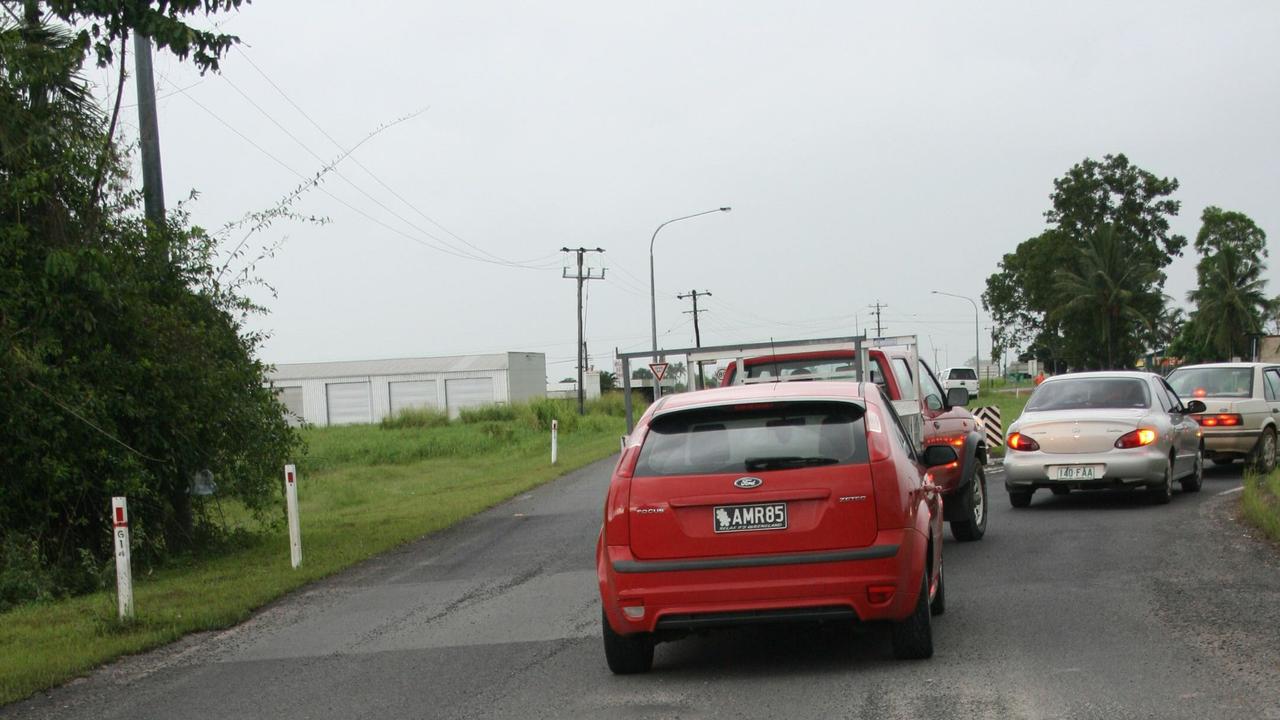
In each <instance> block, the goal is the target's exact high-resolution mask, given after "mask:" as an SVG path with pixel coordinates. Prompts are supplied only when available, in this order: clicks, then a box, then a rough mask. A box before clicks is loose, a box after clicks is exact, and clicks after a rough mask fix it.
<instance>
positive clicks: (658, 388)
mask: <svg viewBox="0 0 1280 720" xmlns="http://www.w3.org/2000/svg"><path fill="white" fill-rule="evenodd" d="M732 209H733V208H729V207H721V208H716V209H715V210H704V211H702V212H700V213H694V214H692V215H685V216H683V217H678V218H672V219H670V220H668V221H666V222H664V223H662V224H661V225H659V226H658V227H657V229H655V230H654V231H653V237H651V238H649V325H650V330H649V332H650V336H651V339H652V340H653V359H654V361H655V362H656V361H657V360H658V291H657V285H656V284H655V283H654V280H653V242H654V241H655V240H657V239H658V231H659V230H661V229H662V228H664V227H666V226H668V225H670V224H671V223H673V222H680V221H681V220H688V219H690V218H696V217H701V216H703V215H710V214H711V213H717V212H729V211H730V210H732ZM660 397H662V383H660V382H659V381H658V378H657V377H655V378H654V379H653V399H654V400H657V399H658V398H660Z"/></svg>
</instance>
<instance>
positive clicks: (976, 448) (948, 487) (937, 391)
mask: <svg viewBox="0 0 1280 720" xmlns="http://www.w3.org/2000/svg"><path fill="white" fill-rule="evenodd" d="M912 355H913V354H912V353H909V352H908V351H907V349H906V348H905V347H895V346H889V347H883V348H872V349H870V350H868V351H867V359H868V361H869V363H870V366H869V368H868V370H869V372H868V377H869V378H870V380H871V381H872V382H874V383H875V384H876V385H878V386H879V387H880V392H881V393H882V394H883V395H884V396H885V397H886V398H888V399H890V400H893V401H905V402H909V403H911V404H912V405H915V404H918V405H919V413H920V417H921V420H922V424H923V428H922V433H921V440H922V441H923V443H924V446H925V447H931V446H933V445H950V446H952V447H954V448H955V450H956V453H957V454H958V455H959V456H960V462H959V463H958V464H957V465H955V466H949V467H942V468H937V469H935V470H934V471H933V481H934V483H936V484H937V486H938V488H939V490H940V491H941V493H942V500H943V519H945V520H946V521H948V522H949V523H950V524H951V534H952V535H953V536H955V538H956V539H957V540H960V541H962V542H966V541H971V540H981V539H982V536H983V535H985V534H986V532H987V475H986V470H985V469H984V468H985V466H986V464H987V460H988V452H987V450H988V448H987V441H986V437H985V435H984V434H983V432H982V428H981V427H980V426H979V425H978V422H977V421H976V420H974V418H973V414H972V413H970V412H969V411H968V410H967V409H966V408H965V405H967V404H968V402H969V393H968V391H967V390H965V389H964V388H952V389H951V390H950V391H947V390H944V389H943V387H942V385H941V384H940V383H939V382H938V379H937V378H936V377H935V376H934V374H933V371H932V370H931V369H930V368H929V366H928V364H927V363H925V361H924V360H923V359H920V358H918V359H917V362H916V363H915V365H916V366H917V369H918V372H919V375H920V377H919V381H920V392H919V396H917V394H916V378H915V377H914V376H913V375H912V373H913V368H912V362H911V358H912ZM853 363H854V352H853V350H852V349H847V350H810V351H803V352H789V353H778V354H775V355H763V356H757V357H749V358H745V359H744V360H743V361H742V365H743V366H744V367H745V377H743V376H741V375H740V371H739V369H738V362H737V361H734V362H731V363H730V364H729V366H728V367H727V368H725V373H724V376H723V378H722V379H721V381H720V385H721V386H722V387H727V386H730V385H740V384H742V382H743V381H744V380H745V381H751V382H761V381H767V380H769V379H773V380H777V381H780V382H795V381H797V380H824V379H848V380H852V379H854V371H853Z"/></svg>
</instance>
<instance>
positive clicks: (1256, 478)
mask: <svg viewBox="0 0 1280 720" xmlns="http://www.w3.org/2000/svg"><path fill="white" fill-rule="evenodd" d="M1240 508H1241V510H1242V511H1243V512H1244V517H1245V519H1246V520H1247V521H1249V522H1250V523H1251V524H1253V525H1254V526H1256V527H1257V528H1258V529H1259V530H1261V531H1262V532H1264V533H1266V535H1267V537H1269V538H1271V539H1272V540H1274V541H1276V542H1280V470H1276V471H1274V472H1272V473H1271V474H1270V475H1255V474H1252V473H1246V474H1245V478H1244V493H1243V495H1242V496H1241V499H1240Z"/></svg>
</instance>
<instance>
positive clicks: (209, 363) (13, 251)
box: [0, 1, 298, 606]
mask: <svg viewBox="0 0 1280 720" xmlns="http://www.w3.org/2000/svg"><path fill="white" fill-rule="evenodd" d="M232 4H235V3H230V4H227V6H230V5H232ZM142 5H144V4H143V3H124V2H116V3H111V2H105V3H90V2H87V1H86V2H74V3H49V4H48V7H49V8H50V9H51V10H52V14H53V16H54V17H64V14H63V13H68V14H66V15H65V17H68V18H73V19H76V20H77V21H80V22H84V21H87V20H88V19H89V18H90V14H89V13H88V11H85V10H82V9H81V8H91V9H92V8H104V9H103V10H102V13H103V14H104V15H103V16H104V17H115V16H113V15H112V13H119V15H118V17H119V21H120V25H119V27H120V28H121V29H122V30H124V29H127V28H130V27H134V26H137V27H140V28H142V29H148V30H150V29H152V28H150V27H149V26H147V25H146V23H147V22H149V21H148V20H147V18H149V17H151V18H153V19H154V17H153V15H149V14H147V13H137V12H136V11H137V10H138V9H139V8H140V7H141V6H142ZM188 5H190V4H188V3H168V4H167V5H164V6H160V5H157V6H158V7H166V8H167V9H166V10H165V11H164V12H165V13H166V16H167V17H170V18H171V19H173V18H176V17H177V16H178V15H179V14H180V13H181V9H182V8H184V7H187V6H188ZM191 6H192V7H198V6H197V5H191ZM23 10H24V13H23V22H22V23H20V24H18V23H13V24H6V23H4V22H3V21H0V418H3V419H4V427H5V430H4V432H3V433H0V479H2V481H0V535H3V536H4V537H3V538H2V540H3V543H4V544H5V545H8V546H11V547H12V546H21V547H26V548H34V552H35V554H36V555H37V556H38V557H39V558H40V559H41V565H42V567H44V568H46V569H48V571H49V572H50V573H53V574H57V575H59V578H58V579H57V582H56V583H55V585H56V586H59V587H61V589H62V590H64V591H74V590H77V589H84V588H85V585H84V583H87V582H91V581H92V579H93V576H94V573H93V565H94V558H95V557H96V558H98V559H102V558H104V557H105V556H106V554H107V553H108V551H109V547H110V527H109V524H108V523H107V517H106V516H107V509H108V507H109V503H110V498H111V496H113V495H126V496H128V497H129V501H130V505H131V508H132V509H133V518H132V521H133V522H132V525H133V528H134V537H135V542H136V544H137V547H136V548H135V551H136V552H137V554H136V555H135V557H137V558H138V559H139V560H140V561H142V562H148V561H150V560H154V559H158V558H161V557H163V556H164V555H166V554H170V553H173V552H176V551H181V550H185V549H188V548H191V547H193V546H195V545H197V544H198V543H199V542H200V541H201V540H203V539H206V538H208V537H210V536H211V535H212V534H214V533H216V532H217V530H218V526H217V524H216V523H215V522H213V520H212V518H211V516H210V515H209V514H208V513H207V510H208V508H207V507H205V506H204V505H202V504H201V503H200V502H199V501H198V500H196V499H194V498H193V497H192V495H191V493H190V485H191V477H192V475H193V473H195V472H197V471H200V470H203V469H206V468H207V469H211V470H212V471H213V472H214V473H215V476H216V480H217V483H218V486H219V496H220V497H225V498H233V499H236V500H239V501H241V502H243V503H244V504H246V505H247V506H249V507H250V508H254V509H258V510H261V511H264V512H265V511H266V510H267V509H268V508H274V507H277V503H276V502H275V499H277V498H278V493H279V490H280V488H279V485H280V483H279V480H278V475H279V472H278V471H279V468H280V465H281V464H282V463H283V462H284V461H285V460H286V459H287V458H289V456H290V454H291V453H292V452H293V451H294V450H295V448H296V447H297V446H298V437H297V435H296V434H295V433H294V432H293V431H292V430H290V429H289V428H288V426H287V425H286V424H285V422H284V417H283V407H282V406H281V405H280V403H279V402H278V401H277V400H276V398H275V395H274V393H273V391H272V390H271V389H270V388H269V387H268V386H267V385H266V384H265V382H264V379H265V370H266V368H265V367H264V365H263V364H262V363H261V362H260V361H258V360H257V359H256V355H257V352H258V349H259V347H260V345H261V342H262V340H263V337H262V336H261V335H260V334H257V333H252V332H248V331H246V329H245V325H244V323H245V320H246V318H247V317H248V315H249V314H251V313H253V312H256V311H257V310H258V308H256V307H255V306H254V305H253V304H252V303H251V302H250V301H249V300H247V299H246V297H245V295H244V290H245V288H246V284H248V283H251V279H250V276H248V275H240V274H237V276H236V279H235V280H233V281H231V282H229V283H224V282H223V281H222V280H221V275H220V273H219V266H218V265H217V263H216V262H215V256H216V254H217V242H216V240H215V239H214V238H212V237H210V236H209V235H208V234H206V233H205V232H204V231H202V230H201V229H199V228H195V227H191V226H189V224H188V223H187V218H186V215H185V213H184V211H183V210H182V208H181V207H179V208H178V209H177V210H176V211H174V212H172V213H171V214H170V216H169V218H168V219H167V221H166V222H165V223H164V225H163V226H162V227H158V228H157V227H152V226H150V225H149V223H147V222H146V220H145V219H144V218H143V217H142V213H141V212H140V210H139V196H138V194H137V193H136V192H134V191H131V190H130V189H129V188H128V180H129V178H128V158H127V157H125V156H124V154H123V153H122V152H121V151H120V150H119V148H118V147H117V145H116V144H115V143H114V142H113V138H112V137H111V131H110V127H111V123H110V121H109V119H108V118H107V117H105V115H104V113H102V112H101V111H100V110H99V109H98V107H97V106H96V104H95V103H94V102H93V100H92V98H91V97H90V94H89V93H88V92H87V90H86V89H85V88H86V84H85V81H84V79H83V77H82V76H81V68H82V65H83V63H84V61H85V57H86V54H87V53H88V52H89V42H90V35H86V33H85V32H83V31H73V30H71V29H69V28H67V27H66V26H63V25H59V24H56V23H49V22H46V21H45V18H46V17H47V15H46V14H45V13H44V12H43V11H42V10H41V8H40V4H38V3H34V2H27V3H25V4H24V5H23ZM33 10H34V11H33ZM130 13H134V14H130ZM0 17H3V16H0ZM95 17H96V16H95ZM139 23H142V24H141V25H139ZM167 27H169V28H170V29H172V28H173V27H174V26H173V25H172V24H171V23H170V24H169V25H167ZM119 37H122V36H119ZM189 42H190V43H191V44H190V45H188V47H189V48H191V50H190V52H192V53H193V55H194V53H195V52H196V50H195V48H197V47H199V45H200V43H199V42H198V38H193V39H190V40H189ZM209 52H214V53H215V54H216V49H210V50H209ZM101 180H105V183H104V186H103V187H102V188H101V190H102V192H101V193H100V194H99V192H98V190H99V187H98V186H99V182H100V181H101ZM21 599H23V598H22V597H17V598H13V597H0V606H3V605H4V604H5V603H6V602H8V601H13V600H21Z"/></svg>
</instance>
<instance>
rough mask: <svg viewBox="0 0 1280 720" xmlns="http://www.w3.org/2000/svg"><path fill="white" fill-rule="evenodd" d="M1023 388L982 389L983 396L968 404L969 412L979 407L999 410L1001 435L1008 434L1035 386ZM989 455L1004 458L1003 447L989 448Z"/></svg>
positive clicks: (1026, 384)
mask: <svg viewBox="0 0 1280 720" xmlns="http://www.w3.org/2000/svg"><path fill="white" fill-rule="evenodd" d="M1023 385H1024V386H1026V387H1024V386H1016V387H1015V386H1013V385H1012V384H1011V385H1010V386H1009V387H997V388H996V389H995V390H987V388H986V387H984V388H983V394H982V395H979V396H978V399H977V400H975V401H973V402H971V403H969V409H970V410H976V409H977V408H979V407H988V406H994V407H998V408H1000V425H1001V429H1002V431H1003V432H1002V434H1003V435H1008V434H1009V426H1010V425H1012V424H1013V421H1014V420H1017V419H1018V416H1019V415H1021V414H1022V408H1024V407H1026V405H1027V399H1028V398H1030V397H1031V391H1032V390H1035V386H1033V385H1030V383H1023ZM991 454H992V455H993V456H994V457H1003V456H1004V446H1003V445H1001V446H1000V447H993V448H991Z"/></svg>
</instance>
